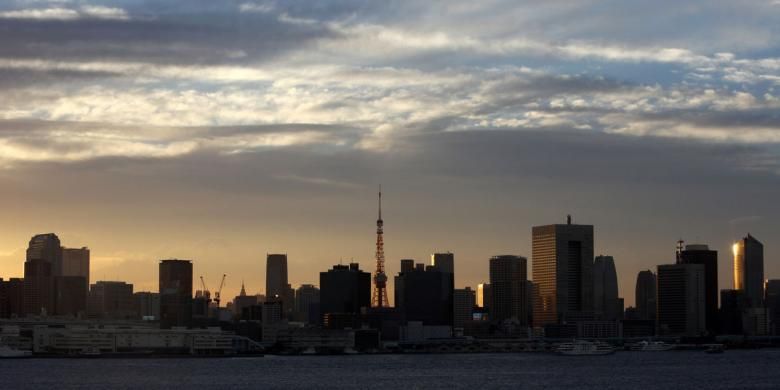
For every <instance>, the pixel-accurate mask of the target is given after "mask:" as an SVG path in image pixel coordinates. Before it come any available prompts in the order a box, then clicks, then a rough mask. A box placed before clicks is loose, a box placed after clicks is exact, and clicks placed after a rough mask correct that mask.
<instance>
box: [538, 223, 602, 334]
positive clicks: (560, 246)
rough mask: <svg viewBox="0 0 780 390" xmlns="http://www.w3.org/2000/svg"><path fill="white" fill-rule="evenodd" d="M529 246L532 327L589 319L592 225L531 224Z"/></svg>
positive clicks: (591, 304) (590, 310) (590, 306)
mask: <svg viewBox="0 0 780 390" xmlns="http://www.w3.org/2000/svg"><path fill="white" fill-rule="evenodd" d="M532 245H533V250H532V252H533V253H532V256H533V257H532V259H533V265H532V272H533V281H534V284H535V285H536V286H538V287H535V293H537V294H538V296H536V297H534V298H535V299H534V311H533V313H534V314H533V318H534V326H536V327H542V326H544V325H547V324H556V323H562V322H569V323H572V322H577V321H581V320H588V319H592V318H593V225H575V224H572V223H571V218H569V219H568V220H567V223H566V224H565V225H547V226H535V227H534V228H533V243H532ZM537 291H538V292H537Z"/></svg>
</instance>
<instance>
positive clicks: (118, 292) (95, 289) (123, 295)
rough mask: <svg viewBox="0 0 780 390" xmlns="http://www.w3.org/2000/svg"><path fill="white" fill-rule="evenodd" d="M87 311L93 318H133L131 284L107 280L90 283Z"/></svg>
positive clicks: (133, 306) (133, 308)
mask: <svg viewBox="0 0 780 390" xmlns="http://www.w3.org/2000/svg"><path fill="white" fill-rule="evenodd" d="M87 311H88V314H89V316H90V317H93V318H113V319H133V318H135V304H134V301H133V285H132V284H129V283H125V282H109V281H99V282H96V283H94V284H92V285H91V286H90V288H89V301H88V304H87Z"/></svg>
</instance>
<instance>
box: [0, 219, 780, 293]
mask: <svg viewBox="0 0 780 390" xmlns="http://www.w3.org/2000/svg"><path fill="white" fill-rule="evenodd" d="M571 218H572V217H571V215H568V216H567V220H566V221H561V222H560V223H559V225H561V226H565V224H567V223H571V222H572V219H571ZM540 227H543V226H536V228H540ZM594 230H595V231H597V230H598V227H594ZM48 234H50V233H41V234H36V235H34V236H33V240H35V239H36V238H37V237H41V236H46V235H48ZM55 234H56V233H55ZM746 235H747V236H748V237H750V238H751V239H752V237H753V236H752V234H750V233H746ZM57 236H59V234H57ZM594 236H598V235H597V234H594ZM594 241H595V244H597V243H598V241H597V240H594ZM740 241H741V240H736V241H734V242H732V243H731V245H730V247H731V248H732V250H733V249H734V248H736V245H737V242H740ZM63 242H64V240H63ZM675 244H677V245H678V250H679V245H681V241H676V242H675ZM79 245H81V244H79ZM701 245H706V244H692V243H691V242H688V246H689V247H697V246H701ZM594 246H596V245H594ZM62 248H63V251H64V250H73V249H71V248H67V247H66V245H63V247H62ZM82 250H87V251H88V252H89V251H90V249H89V248H88V247H84V248H82ZM25 251H27V253H29V251H28V250H25ZM282 252H287V251H282ZM594 253H597V254H596V255H594V256H593V257H594V259H598V258H599V257H602V256H608V257H613V256H611V255H607V254H603V253H600V252H596V251H594ZM435 255H446V256H454V259H455V261H454V265H455V266H456V267H459V266H466V268H467V269H468V268H470V267H469V266H473V265H474V264H468V263H467V264H460V262H459V261H458V259H459V257H458V255H457V253H454V252H450V251H449V250H447V251H446V252H444V251H437V252H432V253H430V255H429V257H430V258H431V260H430V263H431V264H433V262H434V257H435ZM505 255H506V254H505ZM678 255H679V254H678V253H673V254H672V259H671V260H669V261H660V262H658V263H657V264H650V265H649V266H648V267H646V268H641V267H640V269H639V270H638V271H637V272H636V273H633V274H631V275H623V274H622V273H621V269H620V267H619V261H615V268H616V270H617V275H618V296H619V297H620V298H622V299H625V300H626V304H625V306H626V307H628V306H634V302H635V296H634V294H633V293H634V288H635V286H636V285H635V279H634V280H633V281H631V280H629V279H632V278H635V277H636V274H637V273H639V272H641V271H644V270H651V271H653V272H655V269H656V267H657V266H658V265H660V264H672V263H674V261H675V260H676V259H675V256H678ZM725 255H726V257H725V258H724V257H723V256H720V257H719V258H718V261H717V263H718V268H719V273H720V275H723V273H722V272H723V271H722V268H724V267H726V268H728V270H729V271H730V274H726V275H725V277H724V276H720V277H718V291H720V290H722V289H731V288H733V287H734V266H735V265H734V257H733V253H726V254H725ZM495 256H503V255H491V256H490V257H489V258H487V259H482V260H484V262H483V264H482V266H483V268H484V270H485V273H488V275H487V276H486V277H485V278H484V279H479V277H475V276H473V275H466V276H465V277H464V276H463V275H462V274H460V273H457V272H456V273H455V288H464V287H471V288H472V289H475V290H476V288H477V286H478V285H479V284H481V283H487V282H489V279H490V278H489V266H488V263H489V260H490V259H491V258H493V257H495ZM511 256H521V257H526V258H527V259H528V260H527V261H528V264H527V269H528V280H529V281H530V280H533V279H532V273H531V269H532V266H533V256H532V255H531V254H530V253H529V254H528V255H525V254H519V255H518V254H512V255H511ZM266 257H267V258H266V259H263V260H262V268H266V267H268V266H269V263H268V261H269V260H270V259H271V258H274V259H275V258H276V257H283V258H284V262H285V265H284V271H283V274H284V279H285V280H287V276H286V275H287V266H286V262H287V260H288V259H287V253H285V254H273V253H267V254H266ZM426 257H427V256H422V257H421V258H413V260H415V261H416V262H422V263H424V264H427V263H428V261H427V260H426ZM163 258H165V257H160V258H159V259H155V260H154V262H155V263H157V262H159V261H160V259H163ZM170 258H176V257H175V256H173V257H170ZM409 258H410V257H403V258H399V259H397V260H398V261H396V263H398V264H401V261H402V260H404V259H409ZM764 258H766V255H765V256H764ZM352 262H354V263H359V264H361V266H362V267H366V266H367V265H369V264H371V265H373V263H374V262H375V258H370V259H368V260H367V261H366V262H365V265H364V263H363V262H361V261H358V260H356V259H354V258H350V259H348V260H345V259H344V258H343V257H342V258H340V259H339V264H344V263H352ZM477 263H479V260H477ZM765 263H766V262H765ZM21 264H22V266H23V265H24V263H23V262H22V263H21ZM299 264H300V263H299ZM332 264H335V263H333V262H332V263H331V265H332ZM398 264H394V263H393V262H392V261H390V262H389V264H388V265H387V266H386V268H389V269H390V271H389V272H388V275H389V276H394V275H397V274H398V273H399V272H401V266H400V265H398ZM766 265H767V264H765V265H764V266H765V267H766ZM769 265H770V268H771V264H769ZM304 266H305V264H304ZM22 268H23V267H22ZM204 268H206V267H204ZM396 269H397V271H396ZM366 270H368V268H366ZM197 271H198V261H197V260H196V259H193V275H194V278H196V279H197V278H199V277H200V276H204V275H201V274H198V272H197ZM258 271H262V270H258ZM290 271H292V270H290ZM309 271H311V270H309ZM90 272H91V273H93V274H94V272H92V271H90ZM317 272H319V271H317ZM317 272H314V273H313V274H314V275H315V277H311V276H310V275H307V276H305V277H304V278H309V279H312V280H313V281H312V282H307V281H302V282H300V283H297V282H291V283H289V285H290V286H291V287H292V288H293V289H295V288H297V287H298V286H302V285H306V284H313V285H315V286H316V285H318V284H317V280H316V275H317ZM767 272H771V271H767ZM144 273H147V274H148V272H144ZM261 273H262V276H252V275H250V274H247V273H239V274H237V275H240V276H241V284H240V287H238V289H235V290H236V292H235V294H233V290H234V289H232V288H225V290H224V291H225V293H224V294H223V296H224V297H233V296H238V295H239V292H238V291H244V289H245V284H246V281H247V280H255V279H257V278H260V279H261V280H260V282H261V283H262V284H261V285H267V283H268V279H267V277H266V276H267V275H266V274H267V272H261ZM291 273H292V272H291ZM297 273H298V274H305V272H304V271H299V272H297ZM258 275H259V274H258ZM22 276H23V275H20V276H14V275H2V274H0V277H1V278H4V279H6V280H7V279H9V278H12V277H22ZM204 277H206V278H207V276H204ZM372 277H373V271H372ZM724 278H725V279H726V280H724ZM772 278H773V275H771V274H766V276H765V279H772ZM95 280H96V281H120V280H121V281H123V282H128V283H130V284H132V285H134V286H136V290H137V291H157V289H155V288H154V287H153V286H152V287H147V284H146V283H144V282H141V283H138V282H137V281H134V280H132V279H122V278H121V277H116V278H96V279H95ZM305 280H308V279H305ZM462 280H477V281H478V282H476V283H473V284H469V283H468V282H466V283H461V281H462ZM214 281H216V280H214ZM624 281H625V283H624ZM153 283H157V279H156V278H154V281H153ZM193 283H194V282H193ZM226 287H227V286H226ZM373 288H374V282H373V280H372V289H373ZM388 291H389V292H390V294H391V295H390V298H391V300H390V303H391V306H392V305H394V303H395V302H394V299H393V298H392V293H393V291H394V288H393V286H392V283H389V284H388ZM250 294H262V295H266V294H267V291H266V289H260V288H257V289H254V290H253V289H251V286H250ZM627 298H630V299H627Z"/></svg>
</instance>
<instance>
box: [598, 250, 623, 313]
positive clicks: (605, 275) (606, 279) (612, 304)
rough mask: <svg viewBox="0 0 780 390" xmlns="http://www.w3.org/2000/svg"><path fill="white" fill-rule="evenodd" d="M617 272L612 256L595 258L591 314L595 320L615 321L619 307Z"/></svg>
mask: <svg viewBox="0 0 780 390" xmlns="http://www.w3.org/2000/svg"><path fill="white" fill-rule="evenodd" d="M619 303H620V301H619V297H618V281H617V271H616V270H615V260H614V259H613V258H612V256H597V257H596V259H595V260H594V261H593V312H594V315H595V317H596V319H597V320H605V321H615V320H617V319H618V318H620V317H622V313H621V314H620V315H618V306H620V304H619Z"/></svg>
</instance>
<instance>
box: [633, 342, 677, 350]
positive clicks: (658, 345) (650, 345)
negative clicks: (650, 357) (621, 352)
mask: <svg viewBox="0 0 780 390" xmlns="http://www.w3.org/2000/svg"><path fill="white" fill-rule="evenodd" d="M674 348H675V345H674V344H667V343H665V342H663V341H640V342H638V343H636V344H634V345H632V346H631V350H632V351H641V352H660V351H671V350H673V349H674Z"/></svg>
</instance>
